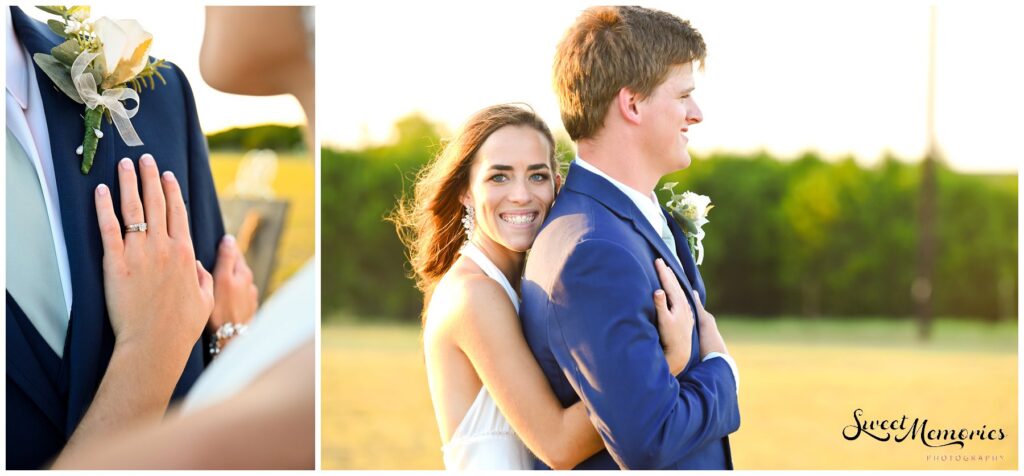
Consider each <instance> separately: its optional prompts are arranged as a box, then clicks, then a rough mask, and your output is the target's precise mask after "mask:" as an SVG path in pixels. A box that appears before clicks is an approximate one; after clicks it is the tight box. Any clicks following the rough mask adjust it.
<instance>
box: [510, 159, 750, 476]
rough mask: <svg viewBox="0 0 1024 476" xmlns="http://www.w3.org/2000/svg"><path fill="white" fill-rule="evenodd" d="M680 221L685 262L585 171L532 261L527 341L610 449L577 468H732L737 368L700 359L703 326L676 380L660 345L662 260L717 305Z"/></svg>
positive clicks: (524, 314) (578, 171)
mask: <svg viewBox="0 0 1024 476" xmlns="http://www.w3.org/2000/svg"><path fill="white" fill-rule="evenodd" d="M663 213H664V210H663ZM666 217H668V215H667V213H666ZM668 222H669V224H670V227H671V228H672V232H673V233H674V235H675V238H676V243H678V244H682V245H683V246H680V247H678V250H677V252H678V255H679V258H680V259H681V260H682V266H680V265H679V263H678V262H677V261H676V260H675V258H674V257H672V255H671V253H670V251H669V249H668V247H667V246H666V245H665V242H664V241H662V239H661V235H660V233H658V232H656V231H655V230H654V229H653V228H651V225H650V222H648V221H647V219H646V218H644V216H643V215H642V214H641V212H640V210H639V209H637V207H636V205H635V204H633V202H632V201H630V199H629V197H627V196H626V195H625V194H624V193H622V192H621V191H620V190H619V189H617V188H615V186H614V185H612V184H611V183H610V182H609V181H607V180H605V179H604V178H601V177H599V176H597V175H595V174H594V173H591V172H589V171H587V170H585V169H583V168H582V167H580V166H579V165H577V164H575V163H574V164H572V166H571V167H570V169H569V174H568V178H567V179H566V182H565V186H564V187H563V188H562V190H561V192H560V193H559V195H558V198H557V199H556V200H555V203H554V205H553V207H552V208H551V212H550V213H549V215H548V217H547V219H546V220H545V222H544V225H543V227H542V229H541V231H540V234H539V235H538V236H537V240H536V242H534V245H533V249H532V250H531V252H530V256H529V258H528V259H527V263H526V272H525V275H524V277H523V284H522V295H523V298H522V299H523V301H522V305H521V310H520V317H521V319H522V323H523V332H524V334H525V335H526V339H527V342H528V343H529V345H530V348H531V349H532V350H533V354H534V356H535V357H536V358H537V360H538V362H539V363H540V365H541V368H542V369H543V370H544V374H545V375H546V376H547V378H548V381H549V382H550V383H551V386H552V388H553V389H554V391H555V394H556V395H557V396H558V398H559V400H560V401H561V403H562V405H564V406H569V405H572V404H573V403H576V402H578V401H580V400H581V399H582V401H583V402H584V404H585V405H586V407H587V411H588V413H589V415H590V419H591V421H592V422H593V424H594V426H595V427H596V428H597V431H598V433H600V435H601V438H602V439H603V440H604V443H605V447H606V448H607V450H605V451H601V452H600V453H598V454H596V455H594V456H593V457H591V458H590V459H588V460H586V461H584V462H583V463H581V464H580V465H578V466H577V467H576V469H618V468H623V469H731V468H732V457H731V454H730V450H729V440H728V437H727V435H728V434H729V433H732V432H734V431H736V430H737V429H738V428H739V425H740V415H739V406H738V403H737V399H736V381H735V378H734V377H733V374H732V371H731V369H730V368H729V365H728V363H727V362H726V361H725V360H724V359H721V358H714V359H710V360H708V361H706V362H701V361H700V358H699V349H700V340H699V336H698V333H697V332H696V327H697V326H695V331H694V333H693V350H692V353H691V355H690V360H689V362H688V363H687V365H686V368H685V369H684V370H683V372H682V373H680V374H679V375H678V376H675V375H672V373H671V372H670V371H669V368H668V364H667V363H666V362H665V355H664V352H663V351H662V348H661V343H660V339H659V337H658V328H657V322H656V315H657V314H656V312H655V309H654V301H653V296H654V291H655V290H657V289H661V284H660V281H659V280H658V275H657V272H656V269H655V267H654V260H655V259H656V258H659V257H660V258H663V259H664V260H665V263H667V264H669V265H670V267H671V268H672V270H673V271H674V272H675V274H676V276H677V278H678V279H679V282H680V283H681V284H682V287H683V289H684V291H685V292H686V294H687V297H688V298H690V297H691V290H696V291H697V292H698V293H699V294H700V296H701V300H702V301H703V300H704V299H705V298H706V296H705V292H704V283H703V281H702V280H701V277H700V273H699V272H698V271H697V266H696V265H695V264H694V262H693V258H692V257H691V256H690V252H689V249H688V248H687V247H686V245H685V243H686V240H685V237H684V235H683V233H682V231H681V230H680V229H679V227H678V226H677V225H676V224H675V222H674V221H673V220H672V219H671V218H668ZM687 303H688V304H689V305H690V306H691V308H692V307H693V302H692V301H691V300H688V301H687ZM694 315H697V314H696V309H695V308H694ZM539 467H540V468H544V466H543V464H540V463H539Z"/></svg>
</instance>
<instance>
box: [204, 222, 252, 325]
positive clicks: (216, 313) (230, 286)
mask: <svg viewBox="0 0 1024 476" xmlns="http://www.w3.org/2000/svg"><path fill="white" fill-rule="evenodd" d="M213 298H214V300H213V301H214V302H213V315H212V316H210V326H209V327H210V330H211V331H214V332H216V330H217V329H218V328H219V327H220V326H223V325H224V324H227V323H229V322H231V323H234V324H247V323H249V321H251V320H252V317H253V315H255V314H256V308H257V307H259V289H258V288H257V287H256V284H254V283H253V276H252V270H251V269H249V265H248V263H246V261H245V254H244V253H242V250H241V249H240V248H239V247H238V242H237V241H236V240H235V237H233V236H231V235H225V236H224V238H222V239H221V241H220V248H219V249H218V250H217V266H216V267H214V269H213Z"/></svg>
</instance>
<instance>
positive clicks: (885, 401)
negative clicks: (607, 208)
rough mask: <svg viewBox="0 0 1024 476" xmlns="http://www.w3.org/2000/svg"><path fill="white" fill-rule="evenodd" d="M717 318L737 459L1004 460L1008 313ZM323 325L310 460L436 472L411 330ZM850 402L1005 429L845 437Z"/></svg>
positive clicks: (1009, 409)
mask: <svg viewBox="0 0 1024 476" xmlns="http://www.w3.org/2000/svg"><path fill="white" fill-rule="evenodd" d="M719 321H720V323H721V328H722V333H723V335H724V336H725V337H726V340H727V342H728V343H729V351H730V353H731V354H732V355H733V356H734V357H735V359H736V361H737V362H738V364H739V367H740V373H741V377H740V411H741V415H742V425H741V428H740V430H739V431H738V432H737V433H735V434H734V435H732V437H731V442H732V448H733V459H734V463H735V465H736V468H737V469H812V468H818V469H881V468H891V469H933V470H935V469H940V470H947V469H985V468H993V469H994V468H1002V469H1016V468H1017V456H1018V455H1017V444H1018V443H1017V442H1018V438H1019V436H1018V432H1017V326H1016V323H1015V322H1014V323H1004V324H999V325H986V324H973V323H964V322H951V321H940V322H939V323H938V324H937V326H936V328H935V337H934V339H933V340H932V341H931V342H929V343H927V344H920V343H918V342H917V341H916V340H915V338H914V328H913V326H912V325H911V324H910V323H909V322H888V321H868V322H863V321H861V322H831V321H810V322H808V321H800V320H795V319H783V320H776V321H768V322H764V321H749V320H737V319H730V318H728V317H719ZM322 335H323V349H322V372H323V375H322V394H323V399H322V404H323V407H322V410H323V413H322V438H323V439H322V441H323V453H322V455H323V461H322V463H323V468H324V469H440V468H441V467H442V463H441V452H440V446H441V441H440V437H439V436H438V432H437V426H436V425H435V423H434V419H433V413H432V412H433V410H432V407H431V404H430V398H429V395H428V392H427V382H426V376H425V374H424V366H423V359H422V354H421V351H420V338H419V328H418V327H416V326H411V325H380V324H359V323H335V324H324V326H323V334H322ZM857 408H861V409H863V410H864V417H863V418H862V420H864V419H883V418H884V419H889V420H891V419H899V418H901V417H902V416H904V415H906V416H907V418H908V428H909V424H910V423H912V422H913V420H914V419H915V418H920V419H922V420H925V419H927V420H928V423H927V427H928V428H929V429H932V428H935V429H956V430H959V429H960V428H968V429H974V428H980V427H981V426H982V425H985V426H986V427H987V428H988V429H996V428H1001V429H1003V430H1004V432H1005V435H1006V437H1005V439H1003V440H1000V441H994V440H985V441H979V440H977V439H974V440H968V441H966V442H965V443H966V444H965V447H964V448H962V449H961V448H957V447H955V446H952V447H945V448H930V447H926V446H924V445H923V444H922V443H921V440H920V438H918V439H914V440H909V439H908V440H906V441H903V442H902V443H894V442H893V441H888V442H879V441H875V440H873V439H870V438H868V437H866V436H862V437H861V438H859V439H857V440H855V441H847V440H845V439H844V438H843V437H842V431H843V429H844V427H845V426H847V425H851V424H853V423H854V420H853V412H854V410H855V409H857ZM901 434H902V432H901Z"/></svg>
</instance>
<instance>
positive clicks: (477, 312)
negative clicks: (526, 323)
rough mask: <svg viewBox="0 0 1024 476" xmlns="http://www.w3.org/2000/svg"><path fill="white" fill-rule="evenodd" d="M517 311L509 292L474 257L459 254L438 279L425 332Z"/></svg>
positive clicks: (472, 323)
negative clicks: (467, 257) (475, 261)
mask: <svg viewBox="0 0 1024 476" xmlns="http://www.w3.org/2000/svg"><path fill="white" fill-rule="evenodd" d="M506 311H507V312H510V313H512V314H513V317H514V314H515V308H514V307H513V306H512V303H511V302H510V301H509V299H508V294H506V293H505V290H504V289H503V288H502V287H501V285H500V284H498V282H497V281H495V280H493V279H491V278H490V277H489V276H487V275H486V274H484V272H483V271H482V270H481V269H480V268H479V267H478V266H476V264H475V263H473V262H472V261H471V260H468V259H463V258H460V259H459V260H458V261H456V262H455V264H454V265H453V266H452V268H451V269H450V270H448V272H447V273H446V274H445V275H444V276H443V277H442V278H441V280H440V281H438V283H437V286H436V287H435V288H434V294H433V296H432V297H431V298H430V307H429V308H428V309H427V321H426V329H425V331H426V332H430V331H432V330H433V331H437V330H447V329H451V328H452V327H459V328H463V329H465V328H467V327H469V328H472V327H473V326H475V325H476V324H479V322H478V321H479V319H481V318H485V317H486V318H491V317H490V316H495V315H497V316H501V315H502V314H504V313H505V312H506Z"/></svg>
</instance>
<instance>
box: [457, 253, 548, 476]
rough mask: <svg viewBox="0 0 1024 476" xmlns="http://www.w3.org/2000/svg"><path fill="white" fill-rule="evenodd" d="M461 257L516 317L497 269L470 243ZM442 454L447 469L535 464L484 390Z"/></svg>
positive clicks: (512, 295) (514, 299)
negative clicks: (499, 291)
mask: <svg viewBox="0 0 1024 476" xmlns="http://www.w3.org/2000/svg"><path fill="white" fill-rule="evenodd" d="M462 254H463V255H464V256H466V257H468V258H469V259H471V260H473V261H474V262H475V263H476V264H477V266H479V267H480V269H482V270H483V271H484V273H486V274H487V276H489V277H490V278H491V279H493V280H495V281H497V282H498V284H500V285H501V287H502V288H504V289H505V292H506V293H507V294H508V298H509V299H510V300H511V301H512V305H513V306H515V309H516V312H517V313H518V312H519V297H518V296H517V295H516V292H515V290H514V289H512V285H511V284H509V282H508V279H506V278H505V275H504V274H502V273H501V271H500V270H499V269H498V267H497V266H495V265H494V263H492V262H491V260H489V259H487V256H485V255H484V254H483V252H481V251H480V249H479V248H477V247H476V246H473V244H472V243H467V244H466V246H465V247H464V248H463V249H462ZM441 451H442V452H444V467H445V468H446V469H457V470H514V469H533V463H534V456H533V455H532V454H531V453H530V450H529V449H527V448H526V445H524V444H523V441H522V440H520V439H519V436H518V435H516V432H515V430H513V429H512V425H510V424H509V423H508V420H506V419H505V416H504V415H502V414H501V411H499V410H498V406H497V405H496V404H495V403H494V399H492V398H491V394H490V393H488V392H487V387H484V386H481V387H480V393H478V394H477V396H476V400H473V404H472V405H470V407H469V410H468V411H466V416H464V417H462V422H461V423H459V426H458V428H456V429H455V433H453V434H452V439H451V441H449V442H448V444H446V445H444V447H442V448H441Z"/></svg>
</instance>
